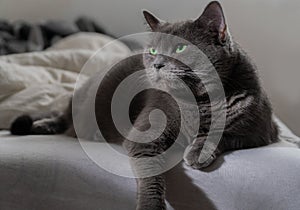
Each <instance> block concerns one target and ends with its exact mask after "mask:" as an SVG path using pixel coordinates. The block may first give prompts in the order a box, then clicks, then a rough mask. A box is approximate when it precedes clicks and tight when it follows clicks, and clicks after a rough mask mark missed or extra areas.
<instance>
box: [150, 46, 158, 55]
mask: <svg viewBox="0 0 300 210" xmlns="http://www.w3.org/2000/svg"><path fill="white" fill-rule="evenodd" d="M149 52H150V54H151V55H157V50H156V49H154V48H153V47H151V48H150V49H149Z"/></svg>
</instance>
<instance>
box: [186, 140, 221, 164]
mask: <svg viewBox="0 0 300 210" xmlns="http://www.w3.org/2000/svg"><path fill="white" fill-rule="evenodd" d="M214 149H215V148H214V147H213V145H208V146H207V148H205V149H204V148H203V145H196V144H191V145H189V146H188V147H187V148H186V149H185V152H184V156H183V159H184V161H185V163H186V164H187V165H188V166H191V167H192V168H194V169H203V168H206V167H208V166H210V165H211V164H212V163H213V162H214V161H215V160H216V158H217V155H216V153H215V152H214Z"/></svg>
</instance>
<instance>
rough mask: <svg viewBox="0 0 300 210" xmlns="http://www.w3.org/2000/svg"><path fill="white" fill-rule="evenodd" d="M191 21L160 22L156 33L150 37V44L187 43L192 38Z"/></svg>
mask: <svg viewBox="0 0 300 210" xmlns="http://www.w3.org/2000/svg"><path fill="white" fill-rule="evenodd" d="M192 23H193V21H183V22H177V23H168V22H167V23H162V24H161V25H160V26H159V27H158V29H157V30H156V32H157V33H155V34H153V35H152V37H151V44H156V45H161V44H164V45H174V44H176V43H177V44H178V43H188V42H192V41H193V40H194V37H193V36H194V33H191V32H192V31H191V30H192V29H193V24H192Z"/></svg>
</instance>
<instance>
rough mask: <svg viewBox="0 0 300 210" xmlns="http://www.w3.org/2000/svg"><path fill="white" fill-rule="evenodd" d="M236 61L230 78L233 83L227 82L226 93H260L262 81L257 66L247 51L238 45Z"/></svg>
mask: <svg viewBox="0 0 300 210" xmlns="http://www.w3.org/2000/svg"><path fill="white" fill-rule="evenodd" d="M235 58H236V59H235V62H234V63H233V65H232V69H231V71H230V75H229V78H230V80H231V81H233V82H232V83H225V84H223V85H224V90H225V94H226V95H230V94H233V93H235V92H244V91H247V92H253V93H259V92H260V90H261V88H260V81H259V78H258V75H257V67H256V65H255V64H254V62H253V61H252V60H251V58H250V57H249V56H248V55H247V53H246V52H245V51H244V50H243V49H242V48H241V47H239V46H238V45H237V47H236V52H235Z"/></svg>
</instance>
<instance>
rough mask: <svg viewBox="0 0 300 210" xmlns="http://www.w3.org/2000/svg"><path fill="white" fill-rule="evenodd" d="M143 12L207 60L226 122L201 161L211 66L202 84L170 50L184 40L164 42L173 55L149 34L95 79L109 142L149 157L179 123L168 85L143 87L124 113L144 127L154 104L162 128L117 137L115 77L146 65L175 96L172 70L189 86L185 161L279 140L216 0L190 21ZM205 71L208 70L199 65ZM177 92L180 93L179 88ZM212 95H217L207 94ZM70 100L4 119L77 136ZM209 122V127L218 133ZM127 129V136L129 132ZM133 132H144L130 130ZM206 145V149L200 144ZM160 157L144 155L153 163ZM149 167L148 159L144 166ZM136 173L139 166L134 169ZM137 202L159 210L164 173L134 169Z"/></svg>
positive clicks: (180, 49) (169, 141)
mask: <svg viewBox="0 0 300 210" xmlns="http://www.w3.org/2000/svg"><path fill="white" fill-rule="evenodd" d="M144 16H145V19H146V21H147V23H148V25H149V26H150V28H151V30H152V31H153V32H160V33H163V34H169V35H174V36H177V37H180V38H182V39H184V40H187V41H188V42H189V43H192V44H193V45H195V46H197V47H198V48H199V49H200V50H201V51H202V52H203V53H204V54H205V55H206V56H207V58H208V59H209V60H210V62H211V63H212V64H213V66H214V68H215V69H216V71H217V74H218V77H219V78H220V80H221V82H222V85H223V88H224V92H225V102H226V123H225V129H224V131H222V134H221V139H220V142H219V144H217V145H213V143H210V144H211V145H209V147H210V148H215V149H214V150H213V151H212V153H211V154H210V157H209V158H207V159H206V161H204V162H201V161H200V159H199V156H200V154H201V152H203V151H202V149H203V148H204V145H205V142H206V140H207V137H208V132H209V129H210V126H211V124H212V106H213V105H212V104H214V103H213V102H212V101H211V98H210V97H209V94H208V93H209V92H214V91H216V92H218V90H217V89H218V88H217V86H215V85H214V80H213V74H206V75H204V77H205V78H207V81H208V82H207V83H208V84H209V85H207V84H205V82H204V81H202V80H201V79H199V78H198V77H197V74H202V75H203V74H204V73H203V72H200V71H201V70H200V69H191V68H190V67H189V66H193V63H194V62H195V60H193V58H192V56H188V57H189V58H190V60H188V62H190V63H189V65H186V64H184V63H182V62H180V61H178V60H177V59H175V58H174V57H176V56H177V54H184V53H189V50H190V49H189V48H190V46H189V44H188V43H179V44H177V45H175V46H173V45H171V46H170V45H169V46H168V47H169V48H170V51H171V52H173V53H174V56H172V57H169V56H165V55H161V54H159V49H160V48H161V45H160V44H158V43H159V41H158V40H160V35H159V34H158V35H157V36H155V37H154V38H153V40H152V42H151V43H150V44H151V45H150V46H149V47H148V48H147V49H145V52H144V53H141V54H139V55H135V56H132V57H130V58H127V59H125V60H124V61H122V62H121V63H119V64H117V65H116V66H114V67H113V68H112V70H111V72H110V74H109V75H108V76H107V77H106V78H105V80H104V81H103V82H102V83H101V85H100V87H99V89H98V93H97V98H96V106H95V111H96V117H97V123H98V126H99V128H100V129H101V131H102V133H103V136H104V137H105V138H106V139H110V140H111V142H123V144H124V147H125V148H126V149H127V151H128V154H129V155H130V156H131V157H132V158H136V159H137V160H138V159H139V158H141V159H142V158H147V157H155V156H157V155H160V154H162V153H163V152H164V151H166V150H167V149H168V148H170V147H171V146H172V145H173V144H174V142H175V140H176V138H177V136H178V135H179V132H178V131H179V130H180V126H181V124H180V121H181V118H180V111H179V107H178V105H177V104H176V101H175V100H173V99H172V98H171V97H170V95H169V94H168V93H167V92H163V91H157V90H153V89H152V90H148V91H146V92H145V93H144V94H139V95H138V96H137V97H135V99H134V101H133V103H132V105H131V107H130V116H131V119H132V122H133V123H134V127H135V128H137V130H141V131H144V130H147V128H149V126H150V125H149V117H148V116H149V113H150V112H151V111H153V110H154V109H157V108H158V109H161V110H163V111H164V112H165V114H166V116H167V121H166V124H167V126H166V129H165V130H164V131H163V133H162V135H160V136H159V137H158V138H157V139H155V140H154V141H152V142H147V143H137V142H132V141H129V140H128V139H126V138H124V137H123V136H122V135H121V134H120V133H119V132H118V130H117V129H116V128H115V126H114V124H113V121H112V117H111V115H110V114H107V113H111V106H110V102H111V98H112V95H113V93H114V91H115V90H116V88H117V86H118V84H120V82H121V81H122V80H123V79H124V78H126V77H127V76H128V75H130V74H132V73H133V72H136V71H138V70H142V69H144V68H145V67H146V69H147V71H146V75H147V78H148V79H147V82H149V83H151V84H152V85H154V86H155V85H156V86H166V87H168V88H169V90H171V91H174V90H175V91H174V92H176V93H177V94H178V97H179V98H180V97H181V95H180V89H181V87H180V85H178V84H179V83H178V81H177V78H180V79H182V80H183V81H184V82H185V83H186V84H187V86H188V87H189V88H190V89H191V91H192V93H193V95H194V96H195V98H196V102H197V106H198V108H199V115H200V121H201V126H200V127H199V129H198V132H197V133H196V135H195V136H191V135H190V136H189V137H188V138H190V139H191V141H190V142H191V143H190V145H189V146H188V147H187V149H186V151H185V153H184V160H185V162H186V164H188V165H189V166H191V167H192V168H195V169H202V168H205V167H207V166H209V165H211V164H212V163H213V161H214V160H215V159H216V158H217V157H218V156H219V155H220V154H222V153H224V152H226V151H231V150H237V149H246V148H254V147H259V146H265V145H268V144H271V143H274V142H276V141H278V130H277V126H276V124H275V123H274V121H273V120H272V109H271V105H270V102H269V100H268V98H267V96H266V94H265V93H264V91H263V90H262V88H261V86H260V82H259V79H258V76H257V74H256V71H257V68H256V66H255V65H254V64H253V63H252V61H251V60H250V58H249V57H248V56H247V55H246V54H245V52H244V51H243V50H242V49H241V48H240V46H239V45H238V44H237V43H236V42H234V41H233V40H232V37H231V36H230V34H229V31H228V28H227V24H226V22H225V18H224V14H223V10H222V8H221V5H220V4H219V3H218V2H211V3H210V4H209V5H208V6H207V7H206V8H205V10H204V12H203V14H202V15H201V16H200V17H199V18H198V19H196V20H194V21H183V22H179V23H174V24H173V23H168V22H164V21H161V20H159V19H158V18H156V17H155V16H154V15H152V14H150V13H149V12H146V11H144ZM206 73H207V72H206ZM183 100H184V96H183ZM214 102H216V103H218V101H214ZM71 110H72V104H71V103H70V106H69V107H68V109H67V110H66V111H65V112H64V113H63V114H53V115H51V116H48V117H46V118H45V117H31V116H21V117H19V118H17V119H16V120H15V122H14V123H13V124H12V126H11V133H12V134H16V135H27V134H56V133H64V132H66V133H67V134H68V135H72V136H76V134H75V131H74V128H73V123H72V111H71ZM218 132H219V130H218V129H216V130H215V133H216V134H218ZM128 135H131V136H134V135H135V134H134V133H132V132H130V131H129V133H128ZM136 138H143V137H142V136H138V137H137V136H136ZM204 152H205V151H204ZM162 163H163V162H157V163H156V162H155V161H154V162H149V164H153V167H154V169H153V170H155V167H156V166H155V164H157V165H159V164H162ZM133 167H134V171H136V172H137V173H140V171H143V168H145V167H146V168H147V167H148V166H145V165H141V164H140V162H139V161H133ZM149 167H150V166H149ZM141 173H143V172H141ZM137 197H138V200H137V209H139V210H161V209H166V205H165V180H164V174H158V175H155V176H150V177H147V176H141V178H138V195H137Z"/></svg>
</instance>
